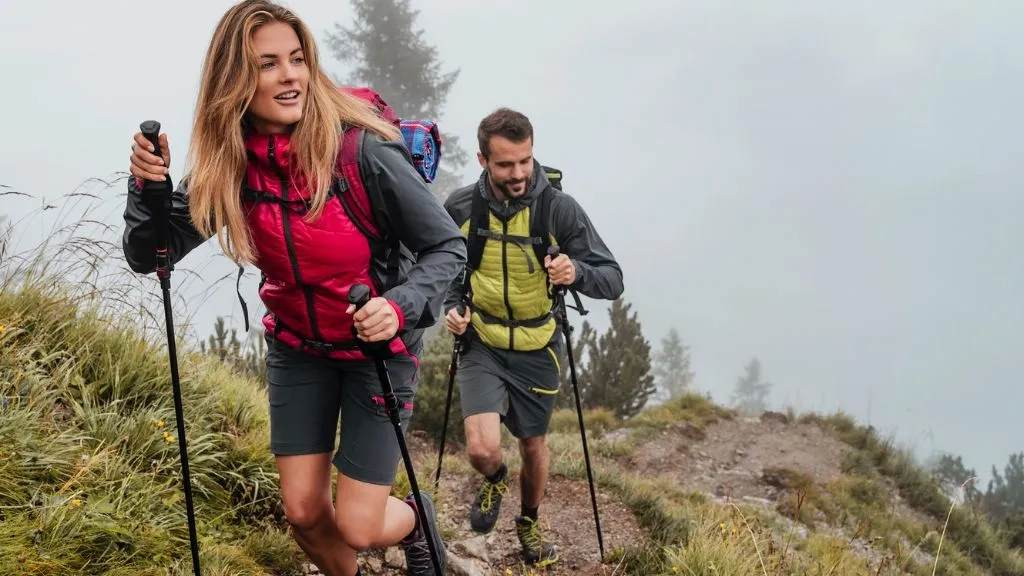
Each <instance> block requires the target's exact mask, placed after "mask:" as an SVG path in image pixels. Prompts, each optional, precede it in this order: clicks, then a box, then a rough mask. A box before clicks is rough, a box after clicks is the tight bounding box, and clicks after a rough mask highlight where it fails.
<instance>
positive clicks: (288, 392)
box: [266, 337, 419, 485]
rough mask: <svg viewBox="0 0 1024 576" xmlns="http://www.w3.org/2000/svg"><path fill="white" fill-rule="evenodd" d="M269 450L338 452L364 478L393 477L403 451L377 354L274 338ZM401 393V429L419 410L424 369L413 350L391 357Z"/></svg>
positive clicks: (345, 467)
mask: <svg viewBox="0 0 1024 576" xmlns="http://www.w3.org/2000/svg"><path fill="white" fill-rule="evenodd" d="M266 358H267V394H268V396H269V400H270V450H271V452H272V453H274V454H275V455H277V456H292V455H298V454H320V453H323V452H331V451H332V450H334V447H335V438H336V437H337V436H338V435H339V431H338V417H339V416H340V417H341V431H340V436H341V443H340V444H341V445H340V447H339V448H338V451H337V452H335V454H334V458H333V460H332V462H333V463H334V467H335V468H337V469H338V471H339V472H341V473H342V474H344V475H345V476H348V477H349V478H352V479H354V480H358V481H360V482H367V483H370V484H380V485H391V484H392V483H393V482H394V479H395V473H396V472H397V470H398V463H399V461H400V459H401V451H400V449H399V447H398V439H397V438H396V437H395V428H394V426H393V425H392V424H391V420H390V419H389V418H388V415H387V411H386V410H385V407H384V400H383V393H382V390H381V386H380V379H379V378H378V377H377V371H376V368H375V367H374V364H373V362H352V361H339V360H332V359H329V358H322V357H318V356H313V355H311V354H307V353H306V352H303V351H301V350H297V349H294V348H290V347H288V346H287V345H285V344H283V343H280V342H278V341H276V340H274V339H273V337H268V338H267V354H266ZM387 368H388V373H389V375H390V376H391V386H392V388H393V389H394V391H395V396H397V397H398V399H399V402H400V406H399V416H400V419H401V421H402V430H403V431H404V430H408V424H409V420H410V418H412V406H413V396H414V394H415V392H416V386H417V383H418V374H419V370H418V369H417V361H416V360H415V359H414V358H413V357H412V356H408V355H400V356H396V357H394V358H390V359H388V360H387Z"/></svg>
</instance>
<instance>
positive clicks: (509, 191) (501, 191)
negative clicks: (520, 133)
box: [477, 136, 533, 200]
mask: <svg viewBox="0 0 1024 576" xmlns="http://www.w3.org/2000/svg"><path fill="white" fill-rule="evenodd" d="M490 149H491V150H490V157H489V158H484V156H483V154H481V153H479V152H477V159H478V160H479V161H480V167H481V168H483V169H484V170H486V171H487V173H488V174H489V175H490V177H491V188H492V190H493V191H494V192H495V195H496V196H497V197H498V200H505V199H508V198H520V197H522V196H524V195H526V192H527V190H529V186H530V177H531V176H533V139H532V138H527V139H526V140H523V141H522V142H513V141H511V140H509V139H508V138H505V137H504V136H492V137H491V141H490Z"/></svg>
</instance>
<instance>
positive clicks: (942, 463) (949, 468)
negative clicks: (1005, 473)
mask: <svg viewBox="0 0 1024 576" xmlns="http://www.w3.org/2000/svg"><path fill="white" fill-rule="evenodd" d="M928 468H929V469H930V471H931V475H932V478H934V479H935V481H936V482H937V483H938V484H939V486H941V487H942V490H943V492H944V493H946V494H947V495H962V496H963V501H964V503H973V502H977V501H978V500H979V499H980V498H981V491H980V490H978V488H977V486H975V483H974V482H970V481H969V480H971V479H972V478H977V477H978V474H977V473H976V472H975V471H974V469H973V468H971V469H969V468H967V466H965V465H964V461H963V458H962V457H960V456H953V455H952V454H942V455H940V456H939V457H938V458H937V459H936V460H935V461H934V462H933V463H932V464H930V465H929V466H928ZM961 486H962V487H963V488H961Z"/></svg>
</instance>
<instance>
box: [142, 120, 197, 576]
mask: <svg viewBox="0 0 1024 576" xmlns="http://www.w3.org/2000/svg"><path fill="white" fill-rule="evenodd" d="M139 129H140V130H141V131H142V134H143V136H145V137H146V139H148V140H149V142H150V143H151V144H152V145H153V154H156V155H157V156H160V157H162V156H163V154H162V153H161V151H160V138H159V136H160V123H159V122H157V121H156V120H146V121H145V122H143V123H142V124H140V125H139ZM142 182H143V185H142V192H143V194H144V195H146V194H148V195H149V196H150V198H152V199H154V200H155V201H153V202H148V204H149V206H150V207H151V209H152V210H153V221H154V222H155V223H156V275H157V277H158V278H159V279H160V289H161V291H162V292H163V299H164V322H165V324H166V326H167V354H168V356H169V358H170V363H171V386H172V387H173V389H174V417H175V420H177V425H178V454H179V455H180V457H181V476H182V483H183V484H184V490H185V510H186V513H187V515H188V537H189V544H190V545H191V548H192V571H193V572H194V573H195V576H199V542H198V539H197V538H196V516H195V511H194V509H193V507H192V481H191V476H190V474H189V470H188V447H187V445H186V442H185V415H184V408H183V407H182V403H181V380H180V378H179V377H178V352H177V348H176V346H175V344H174V320H173V318H172V317H171V267H170V265H169V264H168V259H167V236H168V231H169V228H170V201H171V195H170V193H169V192H170V191H168V190H165V187H166V185H165V184H160V183H157V182H149V181H146V180H143V181H142Z"/></svg>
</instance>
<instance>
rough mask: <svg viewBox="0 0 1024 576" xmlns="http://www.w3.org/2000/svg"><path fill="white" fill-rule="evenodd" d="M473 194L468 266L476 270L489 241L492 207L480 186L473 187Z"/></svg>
mask: <svg viewBox="0 0 1024 576" xmlns="http://www.w3.org/2000/svg"><path fill="white" fill-rule="evenodd" d="M472 194H473V199H472V205H471V206H472V207H471V208H470V213H469V230H468V231H467V238H466V242H467V247H466V256H467V258H466V266H467V267H468V268H469V269H470V270H476V269H477V268H479V267H480V260H481V259H482V258H483V256H484V244H485V243H486V241H487V232H488V231H489V230H490V227H491V208H490V206H488V205H487V198H485V197H484V196H483V194H481V191H480V187H479V186H477V187H475V188H474V189H473V192H472Z"/></svg>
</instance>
